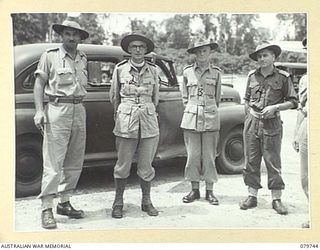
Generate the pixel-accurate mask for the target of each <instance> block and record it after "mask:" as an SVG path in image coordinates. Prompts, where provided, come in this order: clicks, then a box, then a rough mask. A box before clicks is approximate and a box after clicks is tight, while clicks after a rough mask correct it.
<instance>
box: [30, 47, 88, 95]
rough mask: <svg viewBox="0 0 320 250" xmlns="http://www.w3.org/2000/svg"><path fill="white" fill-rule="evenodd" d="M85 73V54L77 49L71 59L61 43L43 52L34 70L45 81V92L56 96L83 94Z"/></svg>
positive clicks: (85, 83) (84, 92)
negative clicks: (73, 57)
mask: <svg viewBox="0 0 320 250" xmlns="http://www.w3.org/2000/svg"><path fill="white" fill-rule="evenodd" d="M87 75H88V74H87V58H86V56H85V54H84V53H83V52H81V51H79V50H77V53H76V57H75V59H74V60H73V59H72V57H71V56H70V55H69V54H68V52H67V51H66V50H65V49H64V48H63V46H62V45H61V46H59V47H57V48H52V49H48V50H47V51H46V52H44V53H43V54H42V56H41V58H40V61H39V64H38V68H37V70H36V71H35V76H36V77H38V76H39V77H41V78H42V79H43V80H44V81H45V82H46V85H45V89H44V92H45V94H46V95H48V96H58V97H83V96H85V95H86V93H87V91H86V88H85V87H86V85H87Z"/></svg>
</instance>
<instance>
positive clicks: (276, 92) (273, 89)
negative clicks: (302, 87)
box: [268, 81, 282, 101]
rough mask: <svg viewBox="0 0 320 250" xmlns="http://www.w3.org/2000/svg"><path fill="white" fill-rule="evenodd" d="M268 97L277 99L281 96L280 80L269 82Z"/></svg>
mask: <svg viewBox="0 0 320 250" xmlns="http://www.w3.org/2000/svg"><path fill="white" fill-rule="evenodd" d="M269 92H270V93H269V95H268V96H269V99H270V101H272V99H274V100H277V99H279V98H281V97H282V82H279V81H275V82H269Z"/></svg>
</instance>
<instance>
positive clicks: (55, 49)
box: [46, 47, 59, 52]
mask: <svg viewBox="0 0 320 250" xmlns="http://www.w3.org/2000/svg"><path fill="white" fill-rule="evenodd" d="M57 50H59V47H56V48H49V49H46V51H47V52H50V51H57Z"/></svg>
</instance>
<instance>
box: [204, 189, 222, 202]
mask: <svg viewBox="0 0 320 250" xmlns="http://www.w3.org/2000/svg"><path fill="white" fill-rule="evenodd" d="M206 200H207V201H209V203H210V204H211V205H219V200H218V199H217V197H215V196H214V194H213V191H212V190H206Z"/></svg>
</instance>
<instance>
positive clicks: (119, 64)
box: [117, 59, 128, 66]
mask: <svg viewBox="0 0 320 250" xmlns="http://www.w3.org/2000/svg"><path fill="white" fill-rule="evenodd" d="M127 62H128V59H125V60H123V61H121V62H119V63H118V64H117V66H121V65H123V64H125V63H127Z"/></svg>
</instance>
